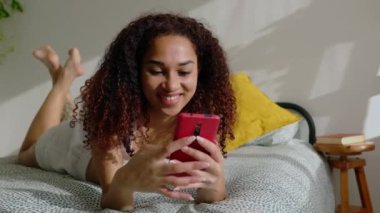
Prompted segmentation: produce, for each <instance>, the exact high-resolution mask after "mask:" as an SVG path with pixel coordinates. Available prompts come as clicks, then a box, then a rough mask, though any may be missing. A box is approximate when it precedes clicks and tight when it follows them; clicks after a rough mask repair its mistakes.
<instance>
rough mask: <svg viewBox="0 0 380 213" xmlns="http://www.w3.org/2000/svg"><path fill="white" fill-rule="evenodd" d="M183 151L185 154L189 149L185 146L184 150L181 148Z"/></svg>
mask: <svg viewBox="0 0 380 213" xmlns="http://www.w3.org/2000/svg"><path fill="white" fill-rule="evenodd" d="M181 150H182V151H183V152H186V151H188V150H189V147H187V146H184V147H182V148H181Z"/></svg>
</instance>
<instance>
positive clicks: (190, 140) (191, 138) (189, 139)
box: [186, 136, 196, 142]
mask: <svg viewBox="0 0 380 213" xmlns="http://www.w3.org/2000/svg"><path fill="white" fill-rule="evenodd" d="M195 139H196V137H195V136H191V137H189V138H187V140H186V142H193V141H195Z"/></svg>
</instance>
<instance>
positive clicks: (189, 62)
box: [147, 60, 194, 67]
mask: <svg viewBox="0 0 380 213" xmlns="http://www.w3.org/2000/svg"><path fill="white" fill-rule="evenodd" d="M147 63H148V64H154V65H159V66H165V63H163V62H161V61H156V60H148V61H147ZM188 64H194V61H192V60H188V61H185V62H181V63H179V64H178V66H181V67H182V66H186V65H188Z"/></svg>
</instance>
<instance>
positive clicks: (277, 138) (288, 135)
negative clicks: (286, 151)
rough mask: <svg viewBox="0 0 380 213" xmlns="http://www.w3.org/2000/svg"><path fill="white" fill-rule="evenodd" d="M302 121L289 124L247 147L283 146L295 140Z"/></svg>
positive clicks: (253, 141)
mask: <svg viewBox="0 0 380 213" xmlns="http://www.w3.org/2000/svg"><path fill="white" fill-rule="evenodd" d="M299 123H300V121H297V122H294V123H291V124H288V125H286V126H283V127H281V128H278V129H276V130H273V131H271V132H268V133H267V134H265V135H262V136H260V137H258V138H256V139H254V140H252V141H250V142H248V143H247V144H245V145H258V146H272V145H277V144H282V143H286V142H288V141H290V140H291V139H293V138H294V136H295V135H296V133H297V132H298V130H299Z"/></svg>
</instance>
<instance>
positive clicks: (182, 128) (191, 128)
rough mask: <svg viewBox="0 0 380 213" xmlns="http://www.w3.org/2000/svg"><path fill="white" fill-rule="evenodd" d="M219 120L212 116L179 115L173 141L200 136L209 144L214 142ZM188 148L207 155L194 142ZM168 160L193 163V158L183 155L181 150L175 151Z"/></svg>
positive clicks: (217, 117)
mask: <svg viewBox="0 0 380 213" xmlns="http://www.w3.org/2000/svg"><path fill="white" fill-rule="evenodd" d="M219 123H220V118H219V116H217V115H212V114H197V113H180V114H179V115H178V120H177V127H176V132H175V136H174V140H177V139H180V138H183V137H188V136H192V135H195V136H201V137H203V138H206V139H208V140H209V141H211V142H215V140H216V138H217V133H218V129H219ZM189 146H190V147H192V148H194V149H197V150H200V151H202V152H205V153H208V152H207V151H206V150H205V149H204V148H203V147H202V146H201V145H199V144H198V142H197V141H196V140H195V141H194V142H193V143H191V144H190V145H189ZM170 159H175V160H179V161H182V162H187V161H195V159H194V158H192V157H191V156H189V155H187V154H185V153H184V152H182V151H181V150H177V151H175V152H173V153H172V154H171V155H170Z"/></svg>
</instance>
